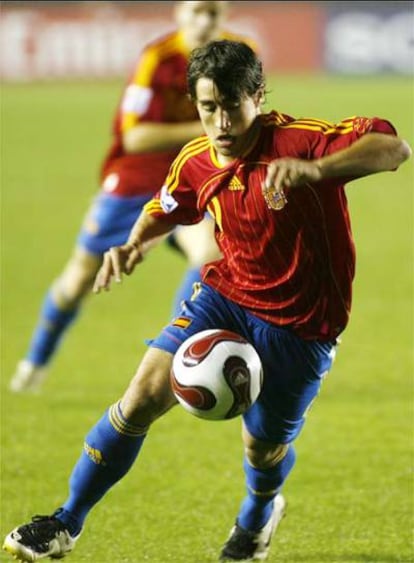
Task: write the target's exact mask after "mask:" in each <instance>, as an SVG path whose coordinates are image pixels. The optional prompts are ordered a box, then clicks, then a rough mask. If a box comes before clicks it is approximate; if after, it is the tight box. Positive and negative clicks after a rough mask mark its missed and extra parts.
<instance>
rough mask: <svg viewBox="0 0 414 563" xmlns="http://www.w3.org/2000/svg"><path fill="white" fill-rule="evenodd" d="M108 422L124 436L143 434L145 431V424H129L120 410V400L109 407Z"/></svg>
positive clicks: (146, 429) (146, 428)
mask: <svg viewBox="0 0 414 563" xmlns="http://www.w3.org/2000/svg"><path fill="white" fill-rule="evenodd" d="M108 416H109V422H110V423H111V425H112V426H113V427H114V428H115V430H116V431H117V432H119V433H120V434H124V435H125V436H131V437H135V436H143V435H144V434H146V433H147V431H148V427H147V426H140V425H138V424H131V423H130V422H128V421H127V420H126V419H125V418H124V416H123V414H122V411H121V401H118V402H117V403H115V404H114V405H112V406H111V407H109V415H108Z"/></svg>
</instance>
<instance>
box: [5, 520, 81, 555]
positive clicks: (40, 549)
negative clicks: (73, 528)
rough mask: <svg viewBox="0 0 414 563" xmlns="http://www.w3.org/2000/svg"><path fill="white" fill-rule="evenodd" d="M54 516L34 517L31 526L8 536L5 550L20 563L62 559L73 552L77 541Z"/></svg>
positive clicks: (20, 528) (21, 528)
mask: <svg viewBox="0 0 414 563" xmlns="http://www.w3.org/2000/svg"><path fill="white" fill-rule="evenodd" d="M79 536H80V534H78V535H77V536H76V537H72V536H71V535H70V533H69V531H68V530H67V529H66V528H65V526H64V524H62V522H60V520H58V519H57V518H55V517H54V516H34V517H33V518H32V521H31V522H30V524H24V525H23V526H20V527H18V528H15V529H14V530H12V531H11V532H10V534H8V535H7V536H6V539H5V540H4V544H3V549H4V550H5V551H7V553H10V555H12V556H13V557H14V558H15V559H17V560H18V561H30V562H31V561H37V560H38V559H44V558H46V557H50V558H52V559H61V558H62V557H65V555H66V554H67V553H69V552H70V551H72V549H73V547H74V545H75V543H76V540H77V539H78V538H79Z"/></svg>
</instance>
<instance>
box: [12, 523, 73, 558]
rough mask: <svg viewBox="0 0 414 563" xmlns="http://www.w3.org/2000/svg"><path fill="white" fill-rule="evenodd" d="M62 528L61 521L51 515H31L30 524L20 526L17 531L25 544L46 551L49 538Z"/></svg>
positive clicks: (52, 537) (53, 536)
mask: <svg viewBox="0 0 414 563" xmlns="http://www.w3.org/2000/svg"><path fill="white" fill-rule="evenodd" d="M64 529H65V528H64V526H63V524H62V522H60V521H59V520H57V519H56V518H54V517H53V516H41V515H36V516H33V518H32V521H31V523H30V524H25V525H24V526H21V527H20V528H19V529H18V532H19V534H20V535H21V538H22V541H23V542H24V543H25V544H26V545H31V546H33V547H36V548H37V549H40V550H41V551H47V549H48V548H49V545H48V544H49V542H50V540H52V539H54V538H55V537H56V535H57V534H58V533H59V532H62V531H63V530H64Z"/></svg>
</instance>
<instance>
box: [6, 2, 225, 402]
mask: <svg viewBox="0 0 414 563" xmlns="http://www.w3.org/2000/svg"><path fill="white" fill-rule="evenodd" d="M226 8H227V2H219V1H202V2H200V1H197V2H192V1H191V2H188V1H187V2H176V4H175V20H176V23H177V31H175V32H173V33H170V34H168V35H167V36H164V37H162V38H160V39H158V40H156V41H154V42H153V43H151V44H150V45H148V46H147V47H146V48H145V49H144V50H143V52H142V54H141V56H140V57H139V59H138V61H137V64H136V66H135V68H134V70H133V72H132V73H131V76H130V77H129V79H128V81H127V84H126V86H125V89H124V92H123V95H122V97H121V101H120V104H119V106H118V107H117V108H116V113H115V116H114V121H113V141H112V145H111V146H110V148H109V150H108V153H107V155H106V156H105V158H104V161H103V164H102V167H101V191H100V192H99V194H98V195H97V197H96V198H95V200H94V202H93V205H92V207H91V209H90V210H89V212H88V213H87V215H86V218H85V220H84V223H83V226H82V229H81V232H80V234H79V237H78V239H77V244H76V246H75V249H74V251H73V253H72V256H71V257H70V259H69V261H68V263H67V264H66V266H65V267H64V269H63V271H62V272H61V274H60V275H59V276H58V277H57V279H56V281H55V282H54V283H53V284H52V286H51V287H50V288H49V289H48V291H47V293H46V295H45V298H44V301H43V306H42V308H41V312H40V317H39V319H38V321H37V324H36V326H35V329H34V333H33V336H32V339H31V342H30V345H29V347H28V350H27V353H26V356H25V358H24V359H23V360H21V361H20V362H19V363H18V366H17V369H16V372H15V374H14V375H13V377H12V379H11V382H10V388H11V389H12V390H13V391H16V392H18V391H25V390H36V389H38V388H39V387H40V386H41V383H42V381H43V379H44V378H45V376H46V372H47V369H46V368H47V366H48V365H49V363H50V361H51V359H52V357H53V355H54V353H55V351H56V350H57V347H58V344H59V342H61V339H62V336H63V335H64V334H65V333H66V331H67V330H68V328H69V326H70V325H71V323H73V321H74V320H75V318H76V317H77V315H78V313H79V310H80V308H81V306H82V304H83V302H84V299H85V298H86V296H87V295H88V294H89V293H90V289H91V287H92V284H93V280H94V278H95V276H96V273H97V272H98V270H99V268H100V266H101V264H102V257H103V254H104V252H105V251H106V250H108V249H109V248H110V247H112V246H117V245H120V244H123V243H125V242H126V240H127V238H128V234H129V232H130V230H131V228H132V226H133V224H134V222H135V220H136V218H137V217H138V215H139V213H140V211H141V210H142V206H143V205H144V203H146V202H147V201H148V200H149V199H150V198H151V197H152V196H153V195H154V193H155V191H156V190H158V189H159V188H160V187H161V185H162V182H163V181H164V179H165V176H166V174H167V172H168V169H169V166H170V165H171V162H172V161H173V159H174V158H175V157H176V156H177V154H178V151H179V150H180V149H181V147H182V146H183V145H184V144H185V143H186V142H188V141H189V140H190V139H192V138H194V137H197V136H198V135H201V134H202V126H201V123H200V120H199V119H198V116H197V111H196V109H195V108H194V105H193V104H192V103H191V101H190V100H189V99H188V95H187V86H186V66H187V60H188V55H189V53H190V51H191V50H192V49H193V48H195V47H199V46H201V45H204V44H205V43H207V42H208V41H209V40H211V39H215V38H217V37H230V36H231V34H229V33H225V32H223V31H222V25H223V22H224V20H225V16H226ZM169 242H170V243H171V245H172V246H174V247H176V248H178V249H179V250H180V251H181V252H182V253H183V254H184V256H185V257H186V259H187V262H188V269H187V272H186V274H185V276H184V279H183V280H182V284H181V286H180V287H179V288H178V290H177V292H176V296H175V299H174V304H173V307H172V309H173V314H176V313H177V311H178V310H179V307H180V303H181V301H182V300H183V299H185V298H186V297H189V296H190V295H191V291H192V285H193V283H194V282H196V281H199V279H200V267H201V265H202V264H204V263H205V262H208V261H210V260H212V259H214V258H218V257H219V256H220V254H219V250H218V248H217V245H216V242H215V240H214V223H213V221H212V220H211V218H210V219H209V218H208V216H206V219H205V220H204V221H201V222H200V223H199V224H197V225H195V226H192V227H183V228H179V229H177V230H176V231H175V232H174V233H173V234H172V235H171V238H170V239H169Z"/></svg>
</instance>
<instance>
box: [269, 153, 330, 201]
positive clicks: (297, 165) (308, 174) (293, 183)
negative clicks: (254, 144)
mask: <svg viewBox="0 0 414 563" xmlns="http://www.w3.org/2000/svg"><path fill="white" fill-rule="evenodd" d="M319 180H321V169H320V165H319V162H318V161H317V160H302V159H299V158H278V159H277V160H273V161H272V162H271V163H270V164H269V166H268V167H267V174H266V179H265V181H264V183H263V185H262V192H263V196H264V198H265V200H266V203H267V206H268V207H269V208H270V209H276V210H278V209H283V207H284V206H285V205H286V203H287V193H288V192H289V190H290V189H291V188H295V187H298V186H303V185H304V184H307V183H308V182H310V183H313V182H318V181H319Z"/></svg>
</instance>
